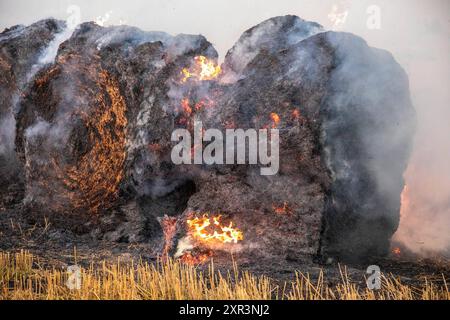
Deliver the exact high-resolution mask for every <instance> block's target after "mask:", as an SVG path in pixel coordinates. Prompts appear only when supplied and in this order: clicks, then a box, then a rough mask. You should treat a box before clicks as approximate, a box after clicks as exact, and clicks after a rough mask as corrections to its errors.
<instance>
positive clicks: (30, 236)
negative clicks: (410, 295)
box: [0, 205, 450, 286]
mask: <svg viewBox="0 0 450 320" xmlns="http://www.w3.org/2000/svg"><path fill="white" fill-rule="evenodd" d="M20 210H21V208H20V205H18V206H16V207H11V208H4V207H2V208H0V251H7V252H17V251H20V250H28V251H30V252H31V253H32V254H33V255H35V256H36V257H38V258H39V265H40V266H41V267H44V268H52V267H55V268H64V267H66V266H68V265H71V264H74V263H75V261H77V263H78V264H80V265H83V266H88V265H90V264H91V263H94V264H95V263H99V262H101V261H103V260H105V261H109V262H117V259H120V261H121V262H127V261H131V260H132V259H134V260H135V261H137V260H139V259H143V260H144V261H148V262H155V261H156V259H157V253H155V252H154V250H153V249H152V245H151V244H149V243H120V242H110V241H105V240H97V239H95V238H93V237H92V236H91V235H89V234H85V235H76V234H73V233H72V232H70V231H64V230H61V229H60V228H58V229H57V228H55V227H53V226H52V224H51V221H49V220H47V221H44V222H42V223H35V224H30V223H29V222H27V221H25V220H24V219H21V218H20V216H21V215H20V214H18V212H19V211H20ZM213 259H214V263H215V266H216V267H217V269H218V270H221V271H226V270H227V269H230V268H231V267H232V264H231V261H232V260H234V261H236V262H237V264H238V266H239V268H240V270H248V271H250V272H252V273H253V274H256V275H266V276H269V277H270V278H272V279H274V280H275V281H277V282H280V283H281V282H282V281H290V280H293V279H295V272H296V271H298V272H301V273H303V274H306V273H309V274H310V276H311V279H312V280H314V279H317V276H318V275H319V272H320V270H323V272H324V276H325V279H326V281H327V283H328V285H330V286H331V285H333V284H337V283H339V282H340V279H341V276H340V268H339V267H340V266H341V269H343V268H342V267H343V266H344V265H345V266H346V270H347V273H348V275H349V277H350V279H352V280H353V281H356V282H359V283H360V284H363V282H364V276H365V270H366V268H367V266H368V265H371V264H376V265H378V266H379V267H380V268H381V271H382V273H384V274H392V275H394V276H396V277H398V278H400V279H401V281H402V283H404V284H410V285H420V284H423V281H424V279H425V278H426V279H428V280H431V281H433V282H434V283H436V284H443V281H442V279H443V276H444V277H445V278H446V279H449V278H450V260H449V259H448V257H442V256H437V255H435V256H430V257H428V258H421V257H418V256H416V255H414V254H412V253H407V252H406V251H405V249H402V253H401V254H398V255H396V254H391V255H390V256H388V257H384V258H374V259H373V260H372V261H366V262H364V263H350V264H349V263H339V262H337V261H331V260H330V259H328V261H327V262H325V263H323V262H311V259H310V258H305V260H298V259H289V258H288V259H279V260H277V261H273V260H268V259H261V257H258V258H257V259H256V258H252V257H248V256H243V255H240V254H234V255H233V256H231V255H230V254H229V253H215V254H214V258H213ZM313 260H314V259H313ZM199 268H202V267H201V266H199Z"/></svg>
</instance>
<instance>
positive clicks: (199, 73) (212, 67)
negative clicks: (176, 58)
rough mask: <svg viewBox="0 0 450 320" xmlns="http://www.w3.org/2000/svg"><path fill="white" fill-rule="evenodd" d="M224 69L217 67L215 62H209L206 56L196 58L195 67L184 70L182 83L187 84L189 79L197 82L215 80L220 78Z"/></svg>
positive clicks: (182, 71)
mask: <svg viewBox="0 0 450 320" xmlns="http://www.w3.org/2000/svg"><path fill="white" fill-rule="evenodd" d="M221 72H222V69H221V68H220V66H219V65H216V64H215V63H214V62H213V61H211V60H209V59H208V58H206V57H205V56H196V57H195V58H194V65H193V66H191V67H190V68H189V69H188V68H183V70H181V74H182V76H183V78H182V79H181V82H183V83H184V82H186V81H187V80H188V79H189V78H193V79H196V80H200V81H203V80H213V79H215V78H217V77H218V76H219V74H220V73H221Z"/></svg>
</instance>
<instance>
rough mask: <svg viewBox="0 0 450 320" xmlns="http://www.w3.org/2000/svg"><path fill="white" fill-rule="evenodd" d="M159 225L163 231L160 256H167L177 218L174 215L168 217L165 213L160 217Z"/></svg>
mask: <svg viewBox="0 0 450 320" xmlns="http://www.w3.org/2000/svg"><path fill="white" fill-rule="evenodd" d="M160 223H161V227H162V229H163V233H164V249H163V253H162V256H163V258H167V256H168V254H169V250H170V249H171V247H172V239H173V237H174V236H175V232H176V227H177V218H176V217H169V216H167V215H165V216H164V217H163V218H162V219H161V222H160Z"/></svg>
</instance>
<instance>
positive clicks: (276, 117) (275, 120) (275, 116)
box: [270, 112, 280, 129]
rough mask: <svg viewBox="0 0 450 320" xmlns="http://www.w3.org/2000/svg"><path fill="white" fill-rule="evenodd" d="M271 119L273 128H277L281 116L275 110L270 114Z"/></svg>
mask: <svg viewBox="0 0 450 320" xmlns="http://www.w3.org/2000/svg"><path fill="white" fill-rule="evenodd" d="M270 119H271V120H272V128H273V129H275V128H277V127H278V124H279V123H280V116H279V115H278V114H276V113H275V112H272V113H271V114H270Z"/></svg>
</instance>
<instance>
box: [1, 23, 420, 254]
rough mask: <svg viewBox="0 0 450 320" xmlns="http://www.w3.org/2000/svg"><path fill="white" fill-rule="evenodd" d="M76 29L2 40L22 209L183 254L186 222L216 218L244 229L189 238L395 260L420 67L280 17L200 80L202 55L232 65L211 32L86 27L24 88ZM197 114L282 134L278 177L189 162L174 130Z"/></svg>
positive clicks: (38, 28)
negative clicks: (48, 52)
mask: <svg viewBox="0 0 450 320" xmlns="http://www.w3.org/2000/svg"><path fill="white" fill-rule="evenodd" d="M49 25H54V26H55V27H54V28H53V29H50V30H49V28H48V26H49ZM56 26H57V27H56ZM48 32H50V33H51V37H50V36H49V35H48ZM61 32H64V23H63V22H60V21H55V20H51V19H50V20H45V21H41V22H39V23H37V24H34V25H31V26H29V27H14V28H11V29H10V30H6V31H4V32H3V33H2V34H1V35H0V62H1V67H2V69H3V70H5V71H7V73H2V74H5V75H6V76H2V81H1V83H0V86H1V89H0V94H1V96H2V101H6V103H5V104H2V106H1V117H2V120H3V119H12V120H13V121H14V125H13V126H11V127H12V128H15V129H14V130H12V129H11V130H9V131H8V134H9V135H10V137H9V138H10V139H11V137H13V138H12V139H13V140H12V141H13V147H12V148H11V147H10V148H6V149H7V150H8V152H4V153H2V155H1V157H2V158H1V161H2V163H4V161H6V160H5V159H8V157H9V158H11V157H15V158H18V159H20V161H18V162H15V165H14V166H13V169H14V170H15V171H16V172H18V173H19V174H18V176H19V177H20V179H17V178H12V177H9V176H8V175H7V172H11V165H12V164H11V162H9V163H8V166H3V165H2V167H1V170H2V179H4V180H5V183H3V184H2V187H1V188H2V190H1V192H2V200H5V199H6V197H8V199H10V198H11V197H12V198H13V199H14V201H15V202H21V203H22V204H21V208H22V209H21V212H20V214H22V215H25V216H26V217H27V218H29V219H31V220H33V221H38V220H39V219H42V217H43V216H44V214H45V216H46V217H49V218H50V219H51V220H52V222H53V223H54V225H55V226H64V228H68V229H71V230H73V231H74V232H79V233H90V234H91V235H92V236H93V237H97V238H106V239H109V240H113V241H126V242H142V241H146V242H150V243H152V244H153V245H154V247H155V250H156V251H158V250H159V251H160V252H161V251H165V252H167V253H170V254H174V253H175V252H176V251H177V250H179V249H180V246H182V244H186V239H187V238H189V236H190V234H189V232H190V231H189V229H188V225H187V221H188V220H190V219H191V220H190V221H192V219H193V218H194V219H195V217H204V216H205V215H206V214H209V215H220V217H221V219H223V220H225V221H226V223H228V222H232V226H233V227H236V228H237V227H238V228H239V232H242V234H243V236H242V239H241V238H239V240H240V241H239V242H238V243H236V244H234V243H232V244H226V245H223V246H213V245H209V244H208V243H201V242H196V241H195V239H190V243H189V245H187V247H189V249H190V250H192V248H193V247H194V248H195V247H199V248H203V249H208V250H209V249H211V250H234V251H237V252H244V253H246V254H248V256H255V257H260V256H262V257H268V258H270V257H281V258H287V259H310V258H311V257H314V256H319V257H327V256H338V257H342V258H353V259H359V258H365V257H370V256H374V255H383V254H386V252H387V250H388V249H389V240H390V237H391V236H392V234H393V233H394V232H395V230H396V228H397V226H398V221H399V210H400V193H401V191H402V189H403V186H404V182H403V178H402V175H403V172H404V170H405V168H406V165H407V162H408V158H409V154H410V149H411V143H412V139H413V133H414V126H415V113H414V109H413V106H412V104H411V101H410V93H409V88H408V77H407V75H406V74H405V72H404V71H403V69H402V68H401V66H400V65H399V64H398V63H397V62H396V61H395V60H394V58H393V57H392V55H391V54H390V53H389V52H386V51H384V50H380V49H375V48H371V47H369V46H368V45H367V44H366V42H365V41H364V40H363V39H361V38H359V37H357V36H355V35H352V34H349V33H342V32H327V31H325V30H323V28H322V27H321V26H320V25H318V24H316V23H313V22H307V21H304V20H302V19H300V18H298V17H296V16H282V17H275V18H272V19H269V20H267V21H264V22H262V23H261V24H259V25H257V26H255V27H253V28H251V29H249V30H247V31H246V32H245V33H244V34H243V35H242V36H241V37H240V39H238V41H237V42H236V44H235V45H234V46H233V48H231V49H230V51H229V52H228V53H227V55H226V57H225V60H224V63H223V65H222V66H221V71H220V72H219V73H218V74H217V76H215V77H211V78H205V79H201V78H200V77H186V72H185V73H183V70H192V68H194V69H195V64H196V63H197V62H198V60H199V57H204V59H207V60H208V61H209V62H212V63H214V62H216V61H217V52H216V50H215V49H214V47H213V46H212V45H211V43H209V42H208V40H207V39H205V38H204V37H203V36H198V35H185V34H180V35H177V36H171V35H168V34H165V33H162V32H144V31H141V30H139V29H137V28H133V27H129V26H113V27H106V28H104V27H101V26H98V25H96V24H94V23H83V24H81V25H79V26H78V27H77V28H76V29H75V30H73V33H71V36H70V38H69V39H67V40H65V41H62V42H61V43H60V44H59V48H58V51H57V55H56V57H55V58H54V60H52V61H50V62H48V63H46V64H44V65H41V66H40V67H39V70H37V71H36V72H35V73H34V74H33V75H32V76H31V77H30V79H29V80H28V81H26V83H24V84H22V83H20V81H19V80H18V79H23V73H24V72H25V71H24V70H26V69H27V68H28V69H29V68H30V67H31V66H32V65H33V64H34V62H33V61H34V60H36V59H37V57H38V55H39V52H40V51H41V50H45V47H46V46H48V44H49V41H51V39H49V38H56V37H57V34H60V33H61ZM60 38H61V37H60ZM29 41H32V42H31V43H33V47H30V45H29V43H30V42H29ZM34 43H35V44H34ZM34 47H36V49H35V50H34V51H33V50H32V48H34ZM42 48H44V49H42ZM187 72H188V71H187ZM19 87H20V88H19ZM12 96H17V97H18V101H17V105H16V106H15V107H14V108H12V107H11V106H12V105H13V103H12V102H11V101H12V98H11V97H12ZM275 115H276V117H275ZM12 120H11V121H12ZM194 120H201V121H202V122H203V125H204V126H205V127H206V128H217V129H219V130H225V129H226V128H242V129H247V128H256V129H259V128H265V127H276V128H278V129H279V130H280V170H279V172H278V174H277V175H274V176H261V175H260V174H259V172H260V170H259V168H258V166H257V165H211V166H208V165H174V164H173V163H172V162H171V159H170V151H171V148H172V146H173V143H172V142H171V140H170V137H171V133H172V131H173V130H174V129H176V128H187V129H192V122H193V121H194ZM2 137H3V135H2ZM2 144H3V140H2ZM2 150H3V149H2ZM11 195H12V196H11ZM224 223H225V222H224Z"/></svg>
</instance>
